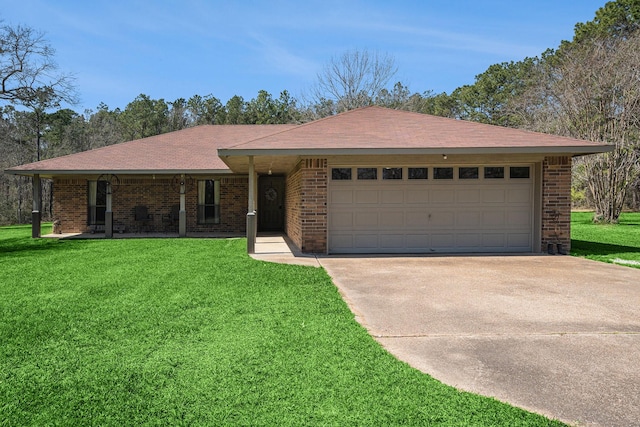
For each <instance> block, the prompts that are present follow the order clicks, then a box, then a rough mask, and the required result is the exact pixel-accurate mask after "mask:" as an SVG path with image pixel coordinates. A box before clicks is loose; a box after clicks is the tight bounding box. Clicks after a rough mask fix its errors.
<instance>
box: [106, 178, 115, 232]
mask: <svg viewBox="0 0 640 427" xmlns="http://www.w3.org/2000/svg"><path fill="white" fill-rule="evenodd" d="M111 194H112V188H111V181H107V209H106V211H105V213H104V237H105V238H107V239H111V238H113V210H112V206H111Z"/></svg>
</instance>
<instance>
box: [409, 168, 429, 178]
mask: <svg viewBox="0 0 640 427" xmlns="http://www.w3.org/2000/svg"><path fill="white" fill-rule="evenodd" d="M427 178H429V174H428V169H427V168H409V179H427Z"/></svg>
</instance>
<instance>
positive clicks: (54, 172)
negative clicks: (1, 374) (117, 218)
mask: <svg viewBox="0 0 640 427" xmlns="http://www.w3.org/2000/svg"><path fill="white" fill-rule="evenodd" d="M5 173H7V174H10V175H21V176H34V175H40V176H41V177H43V178H51V177H54V176H63V175H64V176H72V175H101V174H105V173H110V174H114V175H175V174H178V173H180V174H182V173H184V174H188V175H230V174H233V172H232V171H231V170H230V169H144V170H143V169H99V170H98V169H74V170H65V169H15V168H14V169H7V170H5Z"/></svg>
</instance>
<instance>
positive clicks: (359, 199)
mask: <svg viewBox="0 0 640 427" xmlns="http://www.w3.org/2000/svg"><path fill="white" fill-rule="evenodd" d="M355 193H356V197H355V200H356V203H357V204H377V203H378V191H377V190H356V192H355Z"/></svg>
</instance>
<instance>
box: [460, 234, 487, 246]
mask: <svg viewBox="0 0 640 427" xmlns="http://www.w3.org/2000/svg"><path fill="white" fill-rule="evenodd" d="M481 247H482V235H481V234H480V233H458V234H456V248H458V249H467V250H477V249H480V248H481Z"/></svg>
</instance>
